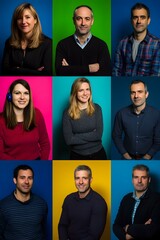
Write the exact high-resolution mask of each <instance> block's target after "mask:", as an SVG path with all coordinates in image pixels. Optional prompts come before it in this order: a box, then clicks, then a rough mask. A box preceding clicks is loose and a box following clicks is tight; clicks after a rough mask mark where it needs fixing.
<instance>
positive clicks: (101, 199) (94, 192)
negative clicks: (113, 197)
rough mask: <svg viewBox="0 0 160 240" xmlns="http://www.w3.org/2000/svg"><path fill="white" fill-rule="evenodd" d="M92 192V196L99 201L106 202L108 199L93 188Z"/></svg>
mask: <svg viewBox="0 0 160 240" xmlns="http://www.w3.org/2000/svg"><path fill="white" fill-rule="evenodd" d="M91 194H92V197H93V198H94V199H95V200H97V201H99V202H103V203H106V201H105V200H104V198H103V197H102V196H101V195H100V194H99V193H98V192H96V191H94V190H93V189H92V190H91Z"/></svg>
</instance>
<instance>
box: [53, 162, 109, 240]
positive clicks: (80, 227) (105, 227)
mask: <svg viewBox="0 0 160 240" xmlns="http://www.w3.org/2000/svg"><path fill="white" fill-rule="evenodd" d="M64 166H65V167H64ZM110 171H111V169H110V161H92V160H90V161H83V162H82V161H79V160H78V161H68V162H65V161H56V160H55V161H53V196H54V197H53V211H54V216H53V233H54V235H53V239H60V240H61V239H67V238H68V237H70V238H71V239H85V238H93V237H94V238H95V239H101V240H105V239H110V184H111V183H110V177H111V175H110V174H111V172H110ZM63 179H67V181H65V183H64V180H63ZM59 189H61V190H62V191H59ZM69 203H70V204H69ZM68 204H69V205H68ZM69 206H70V207H69ZM71 208H72V209H71ZM73 209H74V210H73ZM82 209H83V210H82ZM72 213H74V214H72ZM67 229H68V234H69V235H68V234H67V233H66V231H67ZM77 234H78V235H77ZM74 236H75V237H74Z"/></svg>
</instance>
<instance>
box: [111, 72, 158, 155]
mask: <svg viewBox="0 0 160 240" xmlns="http://www.w3.org/2000/svg"><path fill="white" fill-rule="evenodd" d="M136 79H140V80H142V81H144V82H145V83H146V84H147V86H148V91H149V96H148V98H147V103H148V104H149V105H151V106H153V107H155V108H157V109H159V110H160V95H159V89H160V80H159V78H158V77H145V78H142V77H141V78H135V77H134V78H132V77H128V78H127V77H118V78H117V77H112V81H111V102H112V104H111V109H112V114H111V119H112V128H113V122H114V118H115V114H116V113H117V111H119V110H120V109H121V108H123V107H126V106H128V105H130V104H131V101H130V91H129V86H130V83H131V82H132V80H136ZM111 159H121V155H120V154H119V152H118V151H117V149H116V148H115V146H114V144H113V142H112V150H111ZM155 159H160V152H158V153H157V154H156V155H155Z"/></svg>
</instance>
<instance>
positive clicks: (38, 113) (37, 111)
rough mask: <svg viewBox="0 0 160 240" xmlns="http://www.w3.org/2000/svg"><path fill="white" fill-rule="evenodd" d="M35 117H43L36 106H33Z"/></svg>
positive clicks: (38, 118)
mask: <svg viewBox="0 0 160 240" xmlns="http://www.w3.org/2000/svg"><path fill="white" fill-rule="evenodd" d="M35 117H36V121H38V120H40V119H43V115H42V113H41V111H40V110H39V109H38V108H35Z"/></svg>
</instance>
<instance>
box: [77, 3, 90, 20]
mask: <svg viewBox="0 0 160 240" xmlns="http://www.w3.org/2000/svg"><path fill="white" fill-rule="evenodd" d="M81 7H86V8H88V9H89V10H91V15H92V17H93V10H92V8H91V7H90V6H88V5H80V6H78V7H76V8H75V9H74V12H73V19H74V18H75V15H76V10H77V9H79V8H81Z"/></svg>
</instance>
